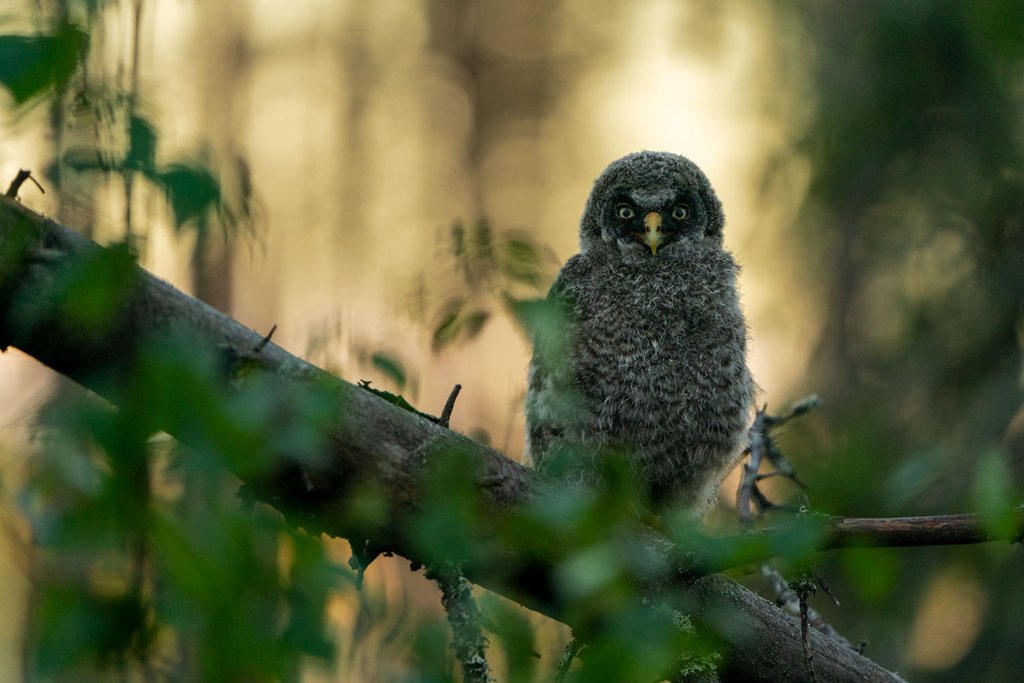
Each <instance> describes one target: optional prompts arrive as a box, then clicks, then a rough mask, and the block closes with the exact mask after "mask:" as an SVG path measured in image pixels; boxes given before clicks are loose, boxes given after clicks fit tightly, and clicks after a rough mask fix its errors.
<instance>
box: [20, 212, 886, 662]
mask: <svg viewBox="0 0 1024 683" xmlns="http://www.w3.org/2000/svg"><path fill="white" fill-rule="evenodd" d="M100 249H101V247H99V246H98V245H96V244H95V243H93V242H91V241H89V240H87V239H85V238H83V237H81V236H80V235H77V234H76V233H74V232H72V231H70V230H68V229H67V228H65V227H63V226H61V225H58V224H56V223H54V222H52V221H49V220H46V219H43V218H42V217H41V216H39V215H37V214H35V213H33V212H31V211H29V210H27V209H25V208H24V207H22V206H21V205H20V204H18V203H17V202H15V201H13V200H10V199H6V198H0V348H6V347H8V346H12V347H16V348H18V349H20V350H21V351H23V352H25V353H27V354H29V355H31V356H34V357H35V358H37V359H38V360H39V361H41V362H43V363H45V364H46V365H48V366H50V367H52V368H53V369H54V370H56V371H58V372H60V373H63V374H64V375H67V376H68V377H70V378H71V379H74V380H76V381H78V382H79V383H81V384H83V385H84V386H86V387H89V388H90V389H92V390H94V391H95V392H96V393H98V394H99V395H101V396H103V397H104V398H106V399H107V400H109V401H111V402H112V403H114V404H115V405H118V404H119V403H123V402H124V401H125V400H126V398H125V397H126V396H127V395H128V391H127V389H126V387H127V386H128V385H129V384H130V381H131V378H132V376H133V373H135V372H136V368H137V363H138V358H137V357H136V351H137V350H138V349H141V348H142V346H143V343H144V340H152V339H154V338H156V339H159V338H163V337H172V336H173V337H176V338H185V339H188V340H190V343H192V344H194V345H195V347H196V348H197V350H205V351H207V352H211V353H222V354H225V355H226V356H227V357H228V358H230V359H234V360H243V361H244V360H245V359H251V358H252V356H253V353H254V352H253V350H254V349H256V348H257V347H260V346H261V342H262V335H260V334H259V333H257V332H254V331H253V330H250V329H248V328H246V327H244V326H243V325H241V324H239V323H238V322H236V321H234V320H232V319H231V318H229V317H227V316H225V315H223V314H221V313H219V312H218V311H216V310H214V309H213V308H211V307H209V306H207V305H205V304H203V303H201V302H200V301H197V300H196V299H193V298H191V297H189V296H187V295H185V294H183V293H181V292H180V291H178V290H176V289H175V288H174V287H172V286H170V285H169V284H167V283H166V282H163V281H162V280H159V279H157V278H155V277H153V276H151V275H149V274H148V273H145V272H144V271H142V270H141V269H137V271H136V272H135V276H134V279H133V283H132V287H131V298H130V301H129V302H128V303H127V304H126V305H125V306H124V307H123V309H122V310H121V312H120V316H119V317H118V320H117V322H116V324H113V325H111V326H109V328H107V329H104V330H102V331H97V330H96V329H95V328H88V329H86V328H83V325H82V322H81V320H80V319H79V318H76V317H75V316H73V315H68V310H69V309H68V307H67V306H66V302H65V301H64V300H62V299H61V295H60V293H61V292H62V291H64V290H63V289H62V286H61V282H64V280H62V278H63V276H64V274H65V273H66V272H67V271H68V269H69V268H72V267H73V266H75V265H76V264H80V263H81V262H82V261H83V260H87V259H89V258H93V257H95V256H96V255H97V253H98V252H99V250H100ZM40 254H45V255H46V257H45V258H41V257H39V255H40ZM254 362H255V363H256V364H257V365H258V369H259V371H260V372H263V373H266V374H268V375H270V376H272V377H274V378H275V379H276V380H278V381H281V382H284V383H291V382H299V383H301V382H306V383H313V384H316V385H317V386H319V387H321V388H324V387H326V388H327V390H328V391H330V392H331V393H332V395H333V396H334V397H335V399H336V405H337V408H338V410H337V416H336V419H335V420H334V422H333V424H331V425H329V427H327V429H328V431H329V434H328V437H329V438H328V441H329V443H330V444H331V449H330V452H329V453H328V454H327V458H326V462H323V463H322V464H321V465H320V466H318V467H317V468H316V469H315V470H310V471H306V470H302V471H301V476H296V475H295V474H294V473H292V474H291V476H288V475H287V473H285V474H282V477H281V479H280V481H277V482H274V481H271V482H266V481H260V482H247V483H252V484H254V486H255V487H256V488H258V490H259V492H260V493H261V498H263V499H265V500H270V501H271V502H274V501H279V502H280V506H281V509H282V511H283V512H285V514H286V515H290V516H294V515H296V514H298V515H299V516H300V517H301V519H303V520H315V524H316V529H317V530H319V531H323V532H325V533H328V534H331V535H335V536H341V537H349V538H350V537H356V538H362V539H366V540H367V541H368V542H370V543H372V545H373V546H374V547H376V548H380V549H383V550H387V551H391V552H395V553H398V554H401V555H403V556H405V557H408V558H409V559H411V560H413V561H416V562H420V563H424V564H430V563H431V562H432V561H434V560H436V559H437V558H433V557H423V556H422V554H423V551H422V549H421V548H422V546H421V545H419V544H417V543H416V539H415V536H414V534H412V533H411V532H410V530H411V529H414V528H415V521H416V519H417V517H421V516H422V514H423V511H424V509H425V507H426V506H429V505H430V504H431V503H430V501H429V500H428V499H427V497H426V496H425V495H424V490H425V488H424V485H423V481H422V479H423V475H424V472H425V470H426V463H429V462H430V460H431V458H432V457H435V456H436V455H437V454H440V453H444V452H446V451H453V450H454V451H458V452H459V453H460V454H461V455H462V456H463V457H465V458H467V459H468V462H470V463H471V464H472V467H474V468H475V470H476V475H477V481H478V482H480V484H479V489H480V490H479V498H480V506H479V513H478V514H479V515H480V517H481V518H480V519H479V520H475V523H476V526H477V527H478V528H481V529H483V530H484V531H483V532H482V533H486V530H487V529H488V528H497V527H498V526H499V525H500V524H501V522H502V520H503V519H507V518H508V517H509V516H510V515H512V514H514V513H515V512H516V511H517V510H522V509H523V508H525V507H526V506H528V505H529V504H530V503H531V500H532V499H533V497H534V496H536V495H538V494H539V492H541V491H542V490H543V488H544V484H543V483H542V482H541V481H539V480H538V479H537V477H536V476H535V474H534V473H533V472H532V471H531V470H529V469H527V468H525V467H522V466H521V465H519V464H518V463H515V462H513V461H511V460H509V459H508V458H505V457H504V456H502V455H501V454H500V453H497V452H496V451H494V450H491V449H489V448H487V447H485V446H483V445H481V444H479V443H476V442H474V441H471V440H469V439H467V438H465V437H463V436H461V435H459V434H455V433H452V432H450V431H448V430H447V429H444V428H442V427H440V426H438V425H437V424H434V423H432V422H430V421H429V420H427V419H424V418H423V417H420V416H418V415H416V414H414V413H411V412H409V411H406V410H402V409H401V408H398V407H396V406H394V405H391V404H389V403H387V402H386V401H384V400H382V399H381V398H379V397H377V396H375V395H373V394H372V393H371V392H368V391H365V390H362V389H359V388H357V387H355V386H353V385H351V384H348V383H347V382H344V381H342V380H340V379H338V378H337V377H334V376H332V375H330V374H328V373H326V372H324V371H322V370H320V369H318V368H316V367H314V366H312V365H310V364H308V363H306V362H304V361H302V360H301V359H299V358H296V357H295V356H293V355H291V354H289V353H288V352H286V351H285V350H283V349H282V348H280V347H279V346H277V345H276V344H274V343H272V342H270V343H267V344H265V345H263V346H262V347H261V348H260V350H259V353H258V358H257V359H255V361H254ZM236 384H238V382H236ZM242 384H244V382H243V383H242ZM243 389H244V387H243ZM289 411H291V412H289ZM298 411H299V408H298V407H293V406H290V405H288V404H287V403H286V402H282V405H281V406H280V407H279V411H278V414H279V415H280V419H281V420H282V421H289V420H302V419H304V416H303V415H301V414H300V413H299V412H298ZM159 426H160V427H161V428H163V429H165V430H166V431H167V432H168V433H170V434H171V435H172V436H176V437H178V438H180V439H182V440H183V441H184V442H185V443H188V437H189V430H188V429H187V428H185V427H186V426H183V425H180V424H173V423H167V424H160V425H159ZM318 455H322V454H318ZM240 475H241V476H243V478H245V474H244V473H240ZM367 484H370V485H372V487H373V488H374V490H376V491H378V492H379V493H380V494H381V496H382V499H383V501H384V503H385V507H386V510H385V514H384V518H383V524H382V525H380V526H377V527H374V528H373V529H369V530H368V529H365V528H359V529H353V528H352V527H351V521H350V520H351V519H352V515H351V514H349V506H350V504H351V503H352V500H351V499H352V497H353V495H352V494H353V492H355V491H358V490H360V488H359V487H360V486H366V485H367ZM572 543H573V541H572V539H567V544H566V546H564V547H558V548H551V547H544V548H518V547H512V546H510V545H508V544H500V545H497V544H496V545H495V548H496V550H495V552H492V553H488V554H486V555H485V556H482V557H476V558H474V559H473V560H472V561H470V562H467V563H465V564H463V565H462V571H463V572H464V574H465V576H466V578H467V579H469V580H471V581H473V582H474V583H478V584H480V585H483V586H484V587H486V588H489V589H491V590H493V591H495V592H497V593H499V594H502V595H504V596H506V597H509V598H511V599H513V600H516V601H518V602H520V603H522V604H523V605H526V606H527V607H530V608H532V609H535V610H538V611H540V612H542V613H544V614H547V615H549V616H550V617H552V618H554V619H559V620H562V621H564V622H566V623H568V624H569V625H570V626H580V624H574V623H572V622H573V617H572V616H570V615H571V612H570V611H568V610H567V609H566V606H565V604H564V603H563V602H562V601H561V600H559V598H558V595H559V590H558V588H557V582H556V576H555V568H556V567H557V566H558V563H559V562H560V561H561V560H562V559H563V558H564V557H566V556H568V554H570V553H572V552H573V551H574V548H573V546H572ZM631 543H632V546H633V547H635V548H636V549H637V552H638V553H639V554H640V555H642V556H643V557H645V558H647V559H648V562H649V563H650V564H651V565H658V566H661V567H669V568H671V567H673V566H678V564H679V563H678V555H679V551H678V549H677V548H675V546H673V545H672V544H671V543H670V542H669V541H668V540H667V539H666V538H665V537H664V536H661V535H660V534H657V533H654V532H653V531H650V530H646V529H643V528H638V529H637V530H636V531H635V534H634V538H632V539H631ZM652 575H654V574H652V573H651V572H649V571H637V574H636V576H635V577H634V579H633V580H634V581H635V583H636V584H637V589H638V590H639V591H641V592H646V593H649V594H654V593H656V592H657V591H658V590H659V589H661V588H663V587H664V584H665V581H666V580H667V581H669V582H671V583H672V584H673V587H674V588H676V589H679V590H682V591H683V592H684V594H685V596H686V598H687V601H688V610H689V612H688V613H689V616H690V617H691V618H692V619H693V620H694V621H695V622H704V623H706V624H711V625H714V626H715V627H716V628H717V629H718V631H719V633H720V634H725V635H726V636H727V637H728V639H729V640H730V642H731V648H730V653H729V657H728V665H727V670H726V671H725V672H723V673H724V676H723V677H724V678H725V679H727V680H729V679H734V680H745V681H781V682H790V681H794V682H795V681H806V680H808V678H807V673H806V667H805V666H804V653H803V649H802V646H801V640H800V625H799V622H798V621H797V620H796V619H794V618H793V617H791V616H789V615H787V614H784V613H783V612H782V611H781V610H779V609H778V608H777V607H775V606H774V605H772V604H771V603H769V602H767V601H765V600H763V599H762V598H760V597H758V596H756V595H754V594H753V593H751V592H750V591H748V590H746V589H745V588H743V587H741V586H739V585H738V584H736V583H735V582H733V581H731V580H730V579H728V578H726V577H724V576H722V575H719V574H716V575H711V576H705V577H701V578H697V579H692V578H690V577H688V576H684V575H683V574H682V573H681V572H671V571H669V572H661V573H659V574H657V576H658V579H657V581H656V582H654V583H652V579H651V578H650V577H651V576H652ZM666 576H668V579H666V578H665V577H666ZM673 576H674V577H675V578H674V579H673V578H672V577H673ZM810 639H811V646H812V648H813V651H814V666H815V671H816V673H817V676H818V680H820V681H898V680H899V678H898V677H896V676H894V675H893V674H891V673H889V672H887V671H885V670H884V669H882V668H881V667H879V666H877V665H876V664H874V663H872V662H871V661H869V660H867V659H865V658H864V657H862V656H860V655H858V654H857V653H855V652H853V651H851V650H850V649H849V648H846V647H844V646H842V645H841V644H839V643H837V642H834V641H831V640H830V639H828V638H827V637H825V636H822V635H820V634H818V633H812V634H811V635H810Z"/></svg>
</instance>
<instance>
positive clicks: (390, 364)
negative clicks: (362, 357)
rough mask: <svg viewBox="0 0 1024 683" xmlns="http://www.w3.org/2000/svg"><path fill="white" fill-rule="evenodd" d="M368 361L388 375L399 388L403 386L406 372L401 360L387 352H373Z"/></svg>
mask: <svg viewBox="0 0 1024 683" xmlns="http://www.w3.org/2000/svg"><path fill="white" fill-rule="evenodd" d="M370 362H371V363H373V367H375V368H377V369H378V370H380V371H381V372H383V373H384V374H385V375H387V376H388V377H390V378H391V380H392V381H393V382H394V383H395V384H397V385H398V388H399V389H403V388H405V381H406V373H405V368H404V367H403V366H402V361H400V360H398V359H397V358H395V357H394V356H391V355H389V354H385V353H380V352H378V353H375V354H373V356H372V357H371V358H370Z"/></svg>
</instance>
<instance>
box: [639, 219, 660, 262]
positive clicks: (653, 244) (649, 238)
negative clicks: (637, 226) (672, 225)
mask: <svg viewBox="0 0 1024 683" xmlns="http://www.w3.org/2000/svg"><path fill="white" fill-rule="evenodd" d="M661 223H662V221H661V214H660V213H658V212H657V211H651V212H650V213H648V214H647V215H646V216H644V234H643V235H637V236H638V237H640V241H641V242H643V243H644V244H646V245H647V246H649V247H650V248H651V253H652V254H657V253H658V246H659V245H661V243H662V242H664V241H665V233H664V232H662V231H661Z"/></svg>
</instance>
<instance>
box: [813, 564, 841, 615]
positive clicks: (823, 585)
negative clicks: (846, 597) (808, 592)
mask: <svg viewBox="0 0 1024 683" xmlns="http://www.w3.org/2000/svg"><path fill="white" fill-rule="evenodd" d="M814 578H815V579H817V580H818V585H819V586H821V590H823V591H825V595H827V596H828V597H830V598H831V599H832V602H834V603H835V606H836V607H839V606H840V605H839V598H837V597H836V594H835V593H833V592H832V589H831V588H829V587H828V584H827V583H825V577H824V576H822V575H821V572H819V571H815V572H814Z"/></svg>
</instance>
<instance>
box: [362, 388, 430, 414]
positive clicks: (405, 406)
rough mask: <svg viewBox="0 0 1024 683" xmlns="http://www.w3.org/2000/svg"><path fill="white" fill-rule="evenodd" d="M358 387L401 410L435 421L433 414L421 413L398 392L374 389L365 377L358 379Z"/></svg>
mask: <svg viewBox="0 0 1024 683" xmlns="http://www.w3.org/2000/svg"><path fill="white" fill-rule="evenodd" d="M359 388H360V389H366V390H367V391H369V392H370V393H371V394H376V395H377V396H380V397H381V398H382V399H384V400H385V401H387V402H388V403H390V404H391V405H396V406H398V407H399V408H401V409H402V410H408V411H409V412H410V413H416V414H417V415H419V416H421V417H425V418H427V419H428V420H432V421H434V422H436V421H437V420H436V418H434V417H433V416H431V415H427V414H426V413H421V412H420V411H418V410H416V409H415V408H413V407H412V404H410V403H409V402H408V401H406V400H405V398H404V397H402V396H399V395H398V394H392V393H391V392H390V391H384V390H382V389H374V388H373V387H371V386H370V382H369V381H367V380H365V379H361V380H359Z"/></svg>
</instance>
